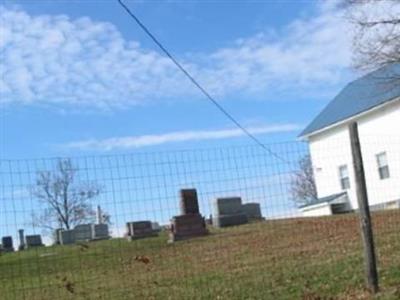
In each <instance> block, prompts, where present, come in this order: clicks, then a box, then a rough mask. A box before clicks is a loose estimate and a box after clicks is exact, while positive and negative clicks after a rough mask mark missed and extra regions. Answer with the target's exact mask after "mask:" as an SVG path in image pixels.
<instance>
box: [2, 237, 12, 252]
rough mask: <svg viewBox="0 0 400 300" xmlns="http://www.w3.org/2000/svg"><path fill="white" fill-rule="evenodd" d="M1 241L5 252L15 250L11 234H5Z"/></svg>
mask: <svg viewBox="0 0 400 300" xmlns="http://www.w3.org/2000/svg"><path fill="white" fill-rule="evenodd" d="M1 243H2V245H3V251H4V252H13V251H14V246H13V240H12V237H11V236H4V237H3V238H2V239H1Z"/></svg>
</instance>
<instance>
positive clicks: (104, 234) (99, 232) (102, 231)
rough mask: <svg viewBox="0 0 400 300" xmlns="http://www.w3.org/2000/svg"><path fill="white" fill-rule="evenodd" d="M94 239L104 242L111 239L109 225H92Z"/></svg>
mask: <svg viewBox="0 0 400 300" xmlns="http://www.w3.org/2000/svg"><path fill="white" fill-rule="evenodd" d="M92 231H93V232H92V237H93V239H95V240H104V239H108V238H110V234H109V231H108V225H107V224H92Z"/></svg>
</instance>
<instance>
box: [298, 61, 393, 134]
mask: <svg viewBox="0 0 400 300" xmlns="http://www.w3.org/2000/svg"><path fill="white" fill-rule="evenodd" d="M396 79H397V80H399V79H400V63H397V64H392V65H389V66H386V67H382V68H380V69H378V70H376V71H374V72H371V73H369V74H367V75H365V76H363V77H361V78H359V79H357V80H355V81H353V82H351V83H349V84H348V85H347V86H346V87H345V88H344V89H343V90H342V91H341V92H340V93H339V94H338V95H337V96H336V97H335V98H334V99H333V100H332V101H331V102H330V103H329V104H328V105H327V106H326V107H325V108H324V110H322V112H321V113H320V114H319V115H318V116H317V117H316V118H315V119H314V120H313V121H312V122H311V123H310V124H309V125H308V126H307V127H306V129H304V130H303V132H302V133H301V134H300V136H306V135H310V134H312V133H313V132H316V131H319V130H321V129H323V128H325V127H327V126H330V125H333V124H335V123H338V122H340V121H344V120H346V119H348V118H350V117H353V116H355V115H358V114H360V113H363V112H366V111H368V110H370V109H372V108H374V107H376V106H379V105H381V104H384V103H386V102H389V101H391V100H394V99H396V98H398V97H400V84H399V83H398V81H397V84H396Z"/></svg>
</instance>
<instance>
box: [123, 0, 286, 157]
mask: <svg viewBox="0 0 400 300" xmlns="http://www.w3.org/2000/svg"><path fill="white" fill-rule="evenodd" d="M118 3H119V4H120V5H121V6H122V7H123V8H124V9H125V11H126V12H127V13H128V14H129V15H130V16H131V17H132V18H133V19H134V20H135V22H136V23H137V24H138V25H139V27H140V28H142V30H143V31H144V32H145V33H146V34H147V35H148V36H149V37H150V38H151V39H152V40H153V42H154V43H155V44H156V45H157V46H158V47H159V48H160V49H161V50H162V51H163V52H164V54H165V55H166V56H168V58H169V59H170V60H171V61H172V62H173V63H174V64H175V65H176V66H177V67H178V68H179V69H180V70H181V71H182V73H183V74H185V75H186V77H188V78H189V80H190V81H191V82H192V83H193V84H194V85H195V86H196V87H197V88H198V89H199V90H200V91H201V92H202V93H203V94H204V95H205V96H206V97H207V99H208V100H210V101H211V103H212V104H214V105H215V106H216V107H217V108H218V109H219V110H220V111H221V112H222V113H223V114H224V115H225V116H226V117H227V118H228V119H229V120H231V121H232V122H233V123H234V124H235V125H236V126H237V127H238V128H239V129H240V130H241V131H243V133H245V134H246V135H247V136H248V137H249V138H251V139H252V140H253V141H254V142H255V143H256V144H258V145H259V146H261V147H262V148H263V149H264V150H266V151H267V152H268V153H269V154H271V155H272V156H274V157H276V158H278V159H279V160H281V161H283V162H287V161H286V160H285V159H284V158H283V157H281V156H280V155H278V154H276V153H275V152H273V151H272V150H271V149H269V148H268V147H266V146H265V145H264V144H263V143H262V142H261V141H260V140H259V139H257V138H256V137H255V136H254V135H253V134H252V133H251V132H250V131H248V130H247V129H246V128H245V127H244V126H242V125H241V124H240V123H239V121H237V120H236V119H235V118H234V117H233V116H232V115H231V114H230V113H229V112H228V111H227V110H226V109H225V108H224V107H223V106H222V105H221V104H219V103H218V101H217V100H215V99H214V98H213V97H212V96H211V95H210V94H209V93H208V92H207V91H206V90H205V88H203V87H202V86H201V85H200V83H198V82H197V80H196V79H194V77H193V76H192V75H190V73H189V72H188V71H187V70H186V69H185V68H184V67H183V66H182V65H181V64H180V63H179V62H178V61H177V60H176V59H175V57H174V56H173V55H172V54H171V53H170V52H169V51H168V50H167V49H166V48H165V47H164V46H163V45H162V44H161V42H159V41H158V39H157V38H156V37H155V36H154V35H153V34H152V33H151V32H150V30H149V29H148V28H147V27H146V26H145V25H144V24H143V23H142V22H141V21H140V20H139V18H138V17H137V16H136V15H135V14H134V13H133V12H132V11H131V10H130V9H129V7H127V6H126V5H125V3H124V2H123V1H122V0H118Z"/></svg>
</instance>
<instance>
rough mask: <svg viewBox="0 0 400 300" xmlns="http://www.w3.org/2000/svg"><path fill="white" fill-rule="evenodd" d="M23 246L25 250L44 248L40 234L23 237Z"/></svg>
mask: <svg viewBox="0 0 400 300" xmlns="http://www.w3.org/2000/svg"><path fill="white" fill-rule="evenodd" d="M25 244H26V247H27V248H32V247H41V246H44V245H43V243H42V236H41V235H40V234H33V235H27V236H25Z"/></svg>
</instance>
